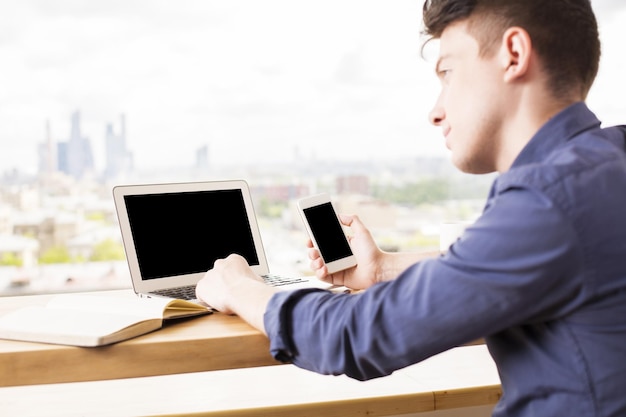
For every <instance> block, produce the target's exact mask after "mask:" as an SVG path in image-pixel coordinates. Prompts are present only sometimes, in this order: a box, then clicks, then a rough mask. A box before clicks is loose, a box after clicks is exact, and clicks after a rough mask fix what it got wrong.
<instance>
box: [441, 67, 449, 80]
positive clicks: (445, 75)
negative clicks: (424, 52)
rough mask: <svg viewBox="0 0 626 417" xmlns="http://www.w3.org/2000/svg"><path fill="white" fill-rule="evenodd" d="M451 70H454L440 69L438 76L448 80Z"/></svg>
mask: <svg viewBox="0 0 626 417" xmlns="http://www.w3.org/2000/svg"><path fill="white" fill-rule="evenodd" d="M451 72H452V70H451V69H440V70H439V72H438V76H439V78H441V79H442V80H446V79H447V78H448V77H449V76H450V73H451Z"/></svg>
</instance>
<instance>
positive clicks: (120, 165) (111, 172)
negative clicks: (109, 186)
mask: <svg viewBox="0 0 626 417" xmlns="http://www.w3.org/2000/svg"><path fill="white" fill-rule="evenodd" d="M104 141H105V142H104V146H105V152H106V165H105V169H104V177H105V178H107V179H113V178H118V177H120V176H123V175H125V174H128V173H130V172H132V170H133V154H132V152H129V151H128V149H127V147H126V117H125V116H124V115H123V114H122V115H121V117H120V133H119V134H116V133H115V130H114V129H113V124H112V123H109V124H107V126H106V135H105V138H104Z"/></svg>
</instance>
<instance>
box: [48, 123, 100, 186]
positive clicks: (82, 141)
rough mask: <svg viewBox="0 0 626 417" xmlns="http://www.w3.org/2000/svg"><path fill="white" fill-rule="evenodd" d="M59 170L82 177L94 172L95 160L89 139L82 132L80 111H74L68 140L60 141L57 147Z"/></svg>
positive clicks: (77, 177) (72, 175) (78, 177)
mask: <svg viewBox="0 0 626 417" xmlns="http://www.w3.org/2000/svg"><path fill="white" fill-rule="evenodd" d="M57 153H58V168H59V171H61V172H64V173H66V174H68V175H69V176H71V177H73V178H76V179H81V178H84V177H85V176H86V175H87V174H90V173H93V170H94V162H93V153H92V151H91V143H90V142H89V139H88V138H86V137H83V136H82V135H81V132H80V112H79V111H75V112H74V113H72V127H71V130H70V138H69V140H68V141H67V142H65V143H63V142H61V143H59V144H58V147H57Z"/></svg>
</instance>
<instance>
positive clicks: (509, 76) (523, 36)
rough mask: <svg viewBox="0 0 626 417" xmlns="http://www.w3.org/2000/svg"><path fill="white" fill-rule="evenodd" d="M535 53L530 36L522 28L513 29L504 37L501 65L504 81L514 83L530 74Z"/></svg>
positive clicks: (501, 49) (508, 30)
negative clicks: (533, 52)
mask: <svg viewBox="0 0 626 417" xmlns="http://www.w3.org/2000/svg"><path fill="white" fill-rule="evenodd" d="M532 51H533V45H532V41H531V39H530V35H529V34H528V32H526V30H524V29H522V28H520V27H511V28H509V29H507V30H506V32H504V35H503V36H502V45H501V48H500V63H501V65H502V68H503V69H504V81H505V82H512V81H515V80H518V79H520V78H522V77H523V76H525V75H526V74H527V73H528V72H529V68H530V64H531V55H532Z"/></svg>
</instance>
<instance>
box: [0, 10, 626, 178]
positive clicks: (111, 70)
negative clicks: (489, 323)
mask: <svg viewBox="0 0 626 417" xmlns="http://www.w3.org/2000/svg"><path fill="white" fill-rule="evenodd" d="M592 3H593V5H594V8H595V9H596V11H597V13H598V20H599V24H600V31H601V39H602V41H603V57H602V61H601V67H600V73H599V76H598V79H597V81H596V85H595V86H594V88H593V89H592V91H591V94H590V96H589V100H588V102H589V104H590V107H591V108H592V109H593V110H594V111H596V112H597V114H598V116H599V117H600V118H601V119H602V120H604V121H605V122H606V123H607V124H614V123H623V122H624V120H623V115H624V114H626V104H624V103H623V101H622V100H619V99H618V97H621V96H623V95H624V93H626V85H625V83H624V82H623V76H622V73H623V70H624V69H626V57H624V55H623V53H622V49H623V48H622V45H621V39H623V38H624V35H626V28H624V27H623V25H621V22H623V21H624V19H625V18H626V4H624V3H623V2H619V1H610V0H595V1H593V2H592ZM420 7H421V2H416V1H409V0H406V1H405V0H402V1H395V2H381V1H357V0H337V1H318V2H309V1H296V2H294V1H279V0H268V1H264V2H254V1H244V0H238V1H232V2H214V1H194V0H185V1H181V2H173V1H165V2H159V3H158V4H153V3H152V2H149V1H148V2H146V1H142V0H134V1H128V2H123V1H120V2H115V1H112V2H102V1H94V2H89V3H84V2H80V1H71V0H68V1H64V2H45V1H37V0H28V1H24V2H13V3H12V4H4V5H2V6H0V26H1V27H2V29H0V39H1V41H0V56H3V65H2V66H0V74H1V75H2V79H4V80H8V81H9V82H6V83H4V85H3V86H1V87H0V95H2V97H3V100H2V101H1V102H0V141H2V142H1V143H2V144H3V148H2V152H0V173H3V172H6V171H9V170H12V169H13V168H17V169H18V170H20V171H23V172H27V173H36V172H37V167H38V160H37V158H38V156H37V149H38V146H39V145H40V144H42V143H45V141H46V138H47V135H48V132H50V133H49V134H50V135H51V137H52V139H53V140H54V141H55V142H57V143H58V142H62V141H66V140H68V138H69V137H70V136H71V125H70V118H71V114H72V113H73V112H75V111H80V113H81V115H82V134H83V136H85V137H87V138H89V140H90V141H91V145H92V146H93V156H94V163H95V165H96V169H97V170H103V169H104V168H105V159H106V157H105V155H106V146H105V143H106V141H107V125H109V124H110V123H116V121H118V120H119V117H120V115H122V114H124V115H126V117H127V119H126V125H127V129H126V131H127V144H126V145H127V148H128V149H127V151H128V152H130V153H132V156H133V164H134V166H135V167H136V168H137V169H139V170H141V169H153V168H156V167H160V166H166V167H169V166H180V165H187V166H193V164H194V163H195V158H196V155H197V152H198V150H200V149H202V148H203V147H208V150H209V151H208V158H209V161H208V163H209V164H216V165H220V164H237V163H241V164H247V163H252V162H254V161H258V160H259V158H262V159H263V160H264V161H267V162H272V160H277V161H280V160H284V159H289V160H291V159H293V158H294V155H296V154H297V155H300V156H301V157H303V158H312V159H323V160H330V161H343V160H367V159H376V158H392V157H407V156H415V157H418V156H445V155H447V150H446V149H445V146H444V145H443V140H442V138H441V134H440V132H439V131H438V130H437V129H436V128H434V127H431V126H429V124H428V121H427V114H428V111H429V110H430V107H431V105H432V103H433V102H434V100H435V99H436V96H437V94H438V90H439V85H438V81H437V80H436V78H435V76H434V73H433V69H432V62H431V61H432V60H429V59H424V58H422V57H421V56H420V47H421V42H422V40H423V39H421V38H420V30H421V26H420V22H419V19H420ZM431 52H432V51H431ZM426 55H427V57H426V58H428V57H429V55H428V51H427V54H426ZM381 143H382V144H384V146H381Z"/></svg>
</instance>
